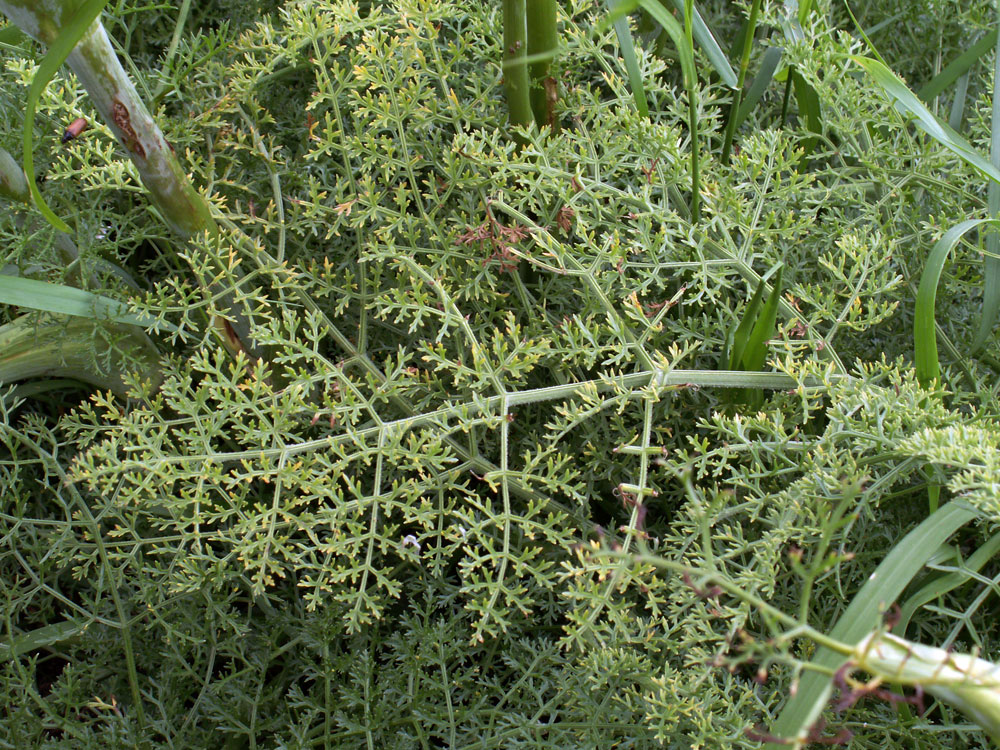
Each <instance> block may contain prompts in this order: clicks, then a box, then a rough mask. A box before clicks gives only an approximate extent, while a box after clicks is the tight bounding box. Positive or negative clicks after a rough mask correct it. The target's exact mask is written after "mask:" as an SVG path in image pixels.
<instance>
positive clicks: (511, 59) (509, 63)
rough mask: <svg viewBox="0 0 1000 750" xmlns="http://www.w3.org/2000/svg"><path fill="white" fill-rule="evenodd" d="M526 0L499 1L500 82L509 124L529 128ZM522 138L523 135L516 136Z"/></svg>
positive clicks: (532, 118)
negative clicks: (500, 17)
mask: <svg viewBox="0 0 1000 750" xmlns="http://www.w3.org/2000/svg"><path fill="white" fill-rule="evenodd" d="M525 2H526V0H504V3H503V61H504V63H503V83H504V90H505V91H506V92H507V109H508V111H509V113H510V124H511V125H512V126H515V127H524V128H527V127H530V126H531V123H532V122H533V121H534V116H533V115H532V112H531V99H530V96H529V91H530V86H529V85H528V64H527V61H526V60H527V56H528V27H527V17H526V6H525ZM517 140H519V141H522V140H523V138H520V137H518V138H517Z"/></svg>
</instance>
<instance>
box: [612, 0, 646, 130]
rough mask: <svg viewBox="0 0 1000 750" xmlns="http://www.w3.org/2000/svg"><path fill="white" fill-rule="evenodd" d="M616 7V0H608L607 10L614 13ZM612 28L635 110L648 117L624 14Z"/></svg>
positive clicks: (643, 91)
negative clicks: (616, 38)
mask: <svg viewBox="0 0 1000 750" xmlns="http://www.w3.org/2000/svg"><path fill="white" fill-rule="evenodd" d="M617 7H618V2H617V0H608V10H609V11H610V12H611V13H612V14H614V13H615V9H616V8H617ZM614 28H615V36H617V37H618V49H620V50H621V53H622V61H623V62H624V63H625V71H626V72H627V73H628V83H629V88H631V89H632V98H633V99H635V108H636V111H638V113H639V114H640V116H642V117H649V104H648V102H647V101H646V87H645V85H644V84H643V82H642V73H641V72H640V71H639V61H638V59H637V58H636V55H635V44H634V43H633V41H632V30H631V29H630V28H629V25H628V18H626V17H625V16H620V17H618V18H616V19H615V22H614Z"/></svg>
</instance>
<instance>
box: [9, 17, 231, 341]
mask: <svg viewBox="0 0 1000 750" xmlns="http://www.w3.org/2000/svg"><path fill="white" fill-rule="evenodd" d="M78 5H79V3H78V2H76V1H75V0H49V2H46V3H39V2H37V1H36V0H0V12H3V13H4V14H5V15H7V17H8V18H9V19H10V20H11V21H12V22H13V23H15V24H16V25H18V26H19V27H20V28H21V29H22V30H23V31H25V32H26V33H27V34H28V35H30V36H32V37H34V38H35V39H37V40H38V41H40V42H43V43H44V44H52V43H53V42H54V41H55V40H56V39H57V38H59V36H60V34H61V32H62V30H63V27H64V25H65V24H66V23H67V20H68V19H71V18H72V15H73V13H74V12H75V11H76V10H77V7H78ZM66 64H67V65H69V67H70V68H71V69H72V70H73V72H74V73H75V74H76V76H77V78H78V79H79V80H80V82H81V83H82V84H83V86H84V88H86V89H87V93H88V94H90V98H91V100H92V101H93V103H94V106H95V107H96V108H97V110H98V111H99V112H100V113H101V115H102V117H103V119H104V121H105V123H106V124H107V126H108V127H109V128H110V130H111V132H112V133H114V135H115V137H116V138H117V139H118V141H119V142H120V143H121V144H122V145H123V146H124V147H125V149H126V150H127V151H128V154H129V156H130V158H131V159H132V163H133V164H135V166H136V169H137V170H138V172H139V177H140V179H141V180H142V184H143V186H144V187H145V188H146V190H147V191H148V192H149V196H150V198H151V199H152V201H153V203H154V204H155V205H156V207H157V209H159V212H160V215H161V216H162V217H163V219H164V221H165V222H166V223H167V225H168V226H169V227H170V229H171V230H173V231H174V232H175V233H176V234H177V235H178V236H180V237H181V238H183V239H185V240H186V239H189V238H191V237H194V236H195V235H198V234H200V233H202V232H208V233H209V235H211V236H213V237H215V236H217V235H218V227H217V225H216V223H215V220H214V219H213V218H212V212H211V208H210V207H209V204H208V201H207V200H205V198H204V197H202V195H201V194H200V193H198V191H197V190H195V188H194V186H193V185H192V184H191V182H190V181H189V180H188V178H187V175H186V173H185V171H184V169H183V168H182V167H181V165H180V162H179V161H178V160H177V157H176V156H175V155H174V150H173V148H172V147H171V146H170V144H169V143H168V142H167V140H166V138H164V137H163V133H162V132H161V131H160V128H159V127H158V126H157V124H156V122H155V121H154V120H153V117H152V115H150V113H149V110H148V109H147V108H146V106H145V104H144V103H143V101H142V99H141V98H140V97H139V95H138V93H137V92H136V89H135V86H134V85H133V84H132V81H131V79H130V78H129V77H128V74H127V73H126V72H125V70H124V68H122V65H121V63H120V62H119V60H118V57H117V55H116V54H115V51H114V49H113V47H112V46H111V41H110V40H109V39H108V35H107V32H106V31H105V29H104V26H103V25H102V24H101V22H100V20H97V21H95V22H94V23H93V24H92V25H91V27H90V28H89V29H88V30H87V31H86V33H85V34H84V35H83V37H82V38H81V39H80V40H79V42H78V43H77V45H76V47H75V48H74V49H73V51H72V52H71V53H70V54H69V55H68V56H67V57H66ZM233 275H234V271H233V270H232V268H227V267H226V264H225V263H224V262H223V261H222V259H221V257H220V258H218V259H217V260H216V263H214V264H213V267H212V268H209V269H206V270H203V271H201V276H202V284H203V285H204V286H205V287H206V288H209V287H210V292H211V293H212V294H213V295H214V296H216V297H218V298H220V299H221V300H222V304H223V306H224V307H225V308H227V314H228V315H229V316H230V318H231V320H229V321H227V320H223V319H222V318H221V317H220V316H217V315H216V316H213V318H212V324H213V326H214V328H215V329H216V331H217V333H218V334H219V337H220V339H221V340H222V343H223V344H224V345H225V346H226V348H227V349H228V350H229V351H230V352H231V353H232V354H238V353H239V352H240V351H243V350H246V349H247V346H248V345H249V340H250V339H249V322H248V321H249V319H250V315H249V312H248V311H247V310H242V311H240V310H237V309H236V304H235V302H234V295H233V294H232V293H231V292H226V291H223V290H220V289H218V288H217V287H218V281H213V282H208V281H207V280H208V279H214V280H217V279H220V278H226V277H231V276H233Z"/></svg>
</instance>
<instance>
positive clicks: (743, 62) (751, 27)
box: [722, 0, 760, 165]
mask: <svg viewBox="0 0 1000 750" xmlns="http://www.w3.org/2000/svg"><path fill="white" fill-rule="evenodd" d="M759 14H760V0H753V5H751V6H750V16H749V17H748V18H747V25H746V33H745V34H744V35H743V53H742V55H740V72H739V74H738V76H737V80H736V91H734V92H733V103H732V105H731V106H730V108H729V121H728V122H727V123H726V139H725V142H724V143H723V145H722V163H723V165H726V164H729V155H730V153H731V151H732V148H733V136H734V135H735V134H736V113H737V112H739V109H740V102H741V101H742V99H743V84H744V83H745V82H746V78H747V69H748V68H749V67H750V50H751V49H752V47H753V38H754V34H755V33H756V31H757V16H758V15H759Z"/></svg>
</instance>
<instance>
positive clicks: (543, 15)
mask: <svg viewBox="0 0 1000 750" xmlns="http://www.w3.org/2000/svg"><path fill="white" fill-rule="evenodd" d="M526 8H527V24H526V25H527V34H528V57H535V56H538V55H547V57H544V58H542V59H539V60H535V61H533V62H530V63H528V73H529V77H530V83H531V96H530V100H531V111H532V113H533V114H534V117H535V123H536V124H537V125H538V127H542V126H543V125H548V126H549V127H550V128H551V129H552V130H553V131H555V130H556V127H557V123H556V115H555V103H556V96H557V94H556V82H555V80H554V79H553V78H552V77H551V76H549V65H550V63H551V62H552V56H554V55H555V53H556V47H557V45H558V35H557V33H556V0H526Z"/></svg>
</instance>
